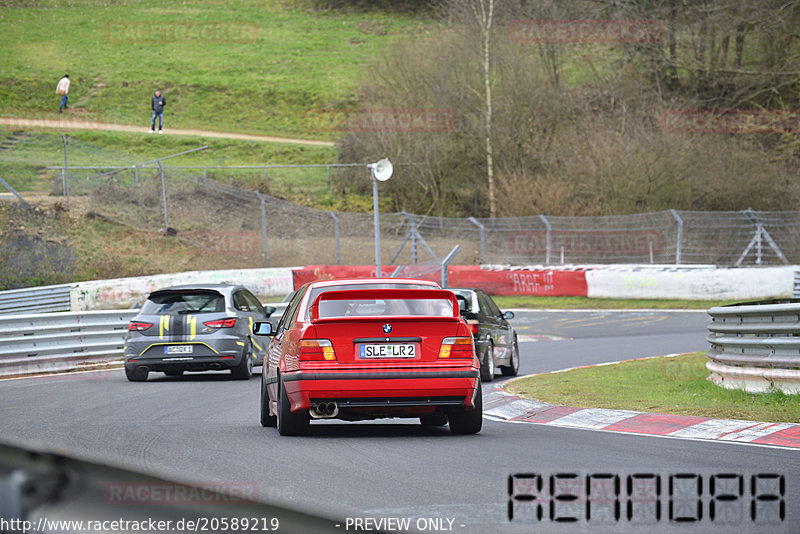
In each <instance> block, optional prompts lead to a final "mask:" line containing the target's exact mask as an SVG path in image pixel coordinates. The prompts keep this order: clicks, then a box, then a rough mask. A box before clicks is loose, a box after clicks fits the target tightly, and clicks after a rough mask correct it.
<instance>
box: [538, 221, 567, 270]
mask: <svg viewBox="0 0 800 534" xmlns="http://www.w3.org/2000/svg"><path fill="white" fill-rule="evenodd" d="M539 218H540V219H541V220H542V222H543V223H544V227H545V229H546V230H547V234H546V244H545V253H544V263H545V265H550V250H551V249H552V246H553V227H552V226H551V225H550V221H548V220H547V217H545V216H544V215H541V214H540V215H539ZM561 263H562V264H563V263H564V247H561Z"/></svg>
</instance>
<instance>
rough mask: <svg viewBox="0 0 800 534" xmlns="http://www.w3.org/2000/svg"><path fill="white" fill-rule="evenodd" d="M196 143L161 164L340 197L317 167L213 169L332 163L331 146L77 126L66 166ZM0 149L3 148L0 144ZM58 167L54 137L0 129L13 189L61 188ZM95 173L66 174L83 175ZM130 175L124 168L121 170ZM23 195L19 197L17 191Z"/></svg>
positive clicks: (311, 201) (312, 197) (292, 193)
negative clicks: (164, 134)
mask: <svg viewBox="0 0 800 534" xmlns="http://www.w3.org/2000/svg"><path fill="white" fill-rule="evenodd" d="M202 146H207V147H208V148H207V149H205V150H202V151H198V152H192V153H190V154H185V155H183V156H179V157H177V158H172V159H169V160H166V161H165V162H164V164H165V165H168V166H170V165H172V166H185V167H194V168H193V169H187V171H186V172H196V173H198V174H203V172H204V169H203V167H205V166H207V168H206V169H205V174H206V175H207V176H208V177H209V178H213V179H216V180H220V181H224V182H227V183H231V184H234V185H237V186H239V187H242V188H243V189H248V190H261V191H262V192H268V193H270V194H274V195H276V196H281V197H282V198H286V199H287V200H290V201H293V202H298V203H300V204H305V205H311V206H318V207H327V209H337V208H338V206H339V205H340V204H341V203H343V202H347V199H341V198H338V197H337V196H336V195H334V194H332V192H331V190H330V189H329V188H328V176H327V174H326V172H325V169H324V168H278V169H269V170H268V171H267V174H266V177H265V174H264V170H263V169H220V168H215V167H225V166H243V165H244V166H247V165H252V166H255V165H320V164H329V163H335V162H336V149H335V148H334V147H321V146H303V145H290V144H283V143H264V142H259V141H242V140H228V139H214V138H202V137H183V136H179V137H172V136H153V135H148V134H145V133H143V134H137V133H127V132H105V131H77V132H70V133H69V135H68V136H67V161H68V163H69V165H70V166H103V165H109V166H132V165H135V164H142V163H145V162H148V161H152V160H154V159H156V158H160V157H164V156H168V155H171V154H178V153H180V152H185V151H187V150H192V149H196V148H199V147H202ZM3 147H6V148H5V149H4V148H3ZM63 164H64V153H63V144H62V139H61V135H60V134H57V133H52V132H35V133H29V132H26V133H20V132H17V133H16V134H14V133H13V132H12V129H10V128H5V129H0V177H2V178H3V179H4V180H6V181H7V182H8V183H9V184H10V185H11V186H12V187H13V188H14V189H15V190H17V191H19V192H22V193H24V192H29V191H40V192H58V193H60V192H61V189H60V188H61V174H60V170H54V169H48V167H58V166H62V165H63ZM96 172H101V171H99V170H98V171H88V170H81V171H77V170H76V171H73V174H74V175H78V174H80V175H91V174H94V173H96ZM126 172H127V173H128V174H131V173H132V171H126ZM23 196H24V195H23Z"/></svg>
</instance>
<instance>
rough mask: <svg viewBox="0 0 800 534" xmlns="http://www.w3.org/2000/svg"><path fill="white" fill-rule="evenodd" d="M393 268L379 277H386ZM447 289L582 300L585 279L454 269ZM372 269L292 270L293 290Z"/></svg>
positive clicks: (564, 272)
mask: <svg viewBox="0 0 800 534" xmlns="http://www.w3.org/2000/svg"><path fill="white" fill-rule="evenodd" d="M393 270H394V269H393V268H390V267H387V268H386V270H385V271H384V272H383V273H382V274H383V275H384V276H389V275H390V274H391V273H392V272H393ZM447 272H448V278H449V282H450V283H449V285H450V286H451V287H479V288H481V289H484V290H485V291H487V292H488V293H491V294H492V295H537V296H584V297H585V296H586V292H587V291H586V277H585V275H584V271H583V270H582V269H580V268H578V269H571V270H568V269H533V268H531V269H526V268H511V267H480V266H476V265H454V266H451V267H450V268H449V269H448V271H447ZM374 274H375V267H374V266H371V265H349V266H346V265H310V266H308V267H305V268H302V269H294V270H293V271H292V275H293V277H294V288H295V289H297V288H298V287H300V286H301V285H303V284H305V283H306V282H312V281H314V280H334V279H339V278H372V277H374ZM418 277H419V278H424V279H426V280H433V281H435V282H438V281H439V273H438V271H437V272H432V273H430V274H428V275H420V276H418Z"/></svg>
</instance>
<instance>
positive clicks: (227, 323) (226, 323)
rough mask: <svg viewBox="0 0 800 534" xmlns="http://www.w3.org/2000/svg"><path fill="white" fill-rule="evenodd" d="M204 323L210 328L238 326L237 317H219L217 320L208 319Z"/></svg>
mask: <svg viewBox="0 0 800 534" xmlns="http://www.w3.org/2000/svg"><path fill="white" fill-rule="evenodd" d="M203 324H204V325H206V326H207V327H209V328H233V327H234V326H236V317H228V318H227V319H217V320H216V321H206V322H204V323H203Z"/></svg>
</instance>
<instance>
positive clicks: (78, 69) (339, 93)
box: [0, 0, 434, 139]
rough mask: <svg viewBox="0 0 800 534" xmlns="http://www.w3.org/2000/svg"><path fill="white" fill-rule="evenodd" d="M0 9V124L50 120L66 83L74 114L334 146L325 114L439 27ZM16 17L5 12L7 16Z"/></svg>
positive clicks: (221, 9)
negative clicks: (409, 42) (376, 67)
mask: <svg viewBox="0 0 800 534" xmlns="http://www.w3.org/2000/svg"><path fill="white" fill-rule="evenodd" d="M6 6H7V7H5V8H0V27H2V30H3V31H1V32H0V48H2V50H3V51H4V53H3V54H2V55H1V56H0V114H1V115H5V116H22V117H44V118H47V117H54V116H56V111H57V108H58V103H59V101H60V100H59V98H58V97H57V95H56V94H55V85H56V82H57V81H58V80H59V79H60V78H61V76H63V74H64V73H69V75H70V79H71V81H72V85H71V87H70V94H69V100H70V109H69V110H68V114H69V115H70V116H72V117H80V118H86V119H92V120H99V121H107V122H118V123H123V124H145V125H146V124H149V121H150V115H151V110H150V97H151V96H152V94H153V92H154V91H155V90H156V89H161V90H162V92H163V94H164V95H165V96H166V98H167V107H166V111H165V117H164V119H165V128H170V127H172V128H201V129H211V130H220V131H232V132H234V131H235V132H242V133H256V134H258V133H261V134H263V133H269V134H271V135H283V136H292V137H308V138H315V139H316V138H323V139H330V138H333V137H334V136H335V134H336V132H334V131H332V130H330V129H325V128H319V126H320V117H319V115H318V112H319V111H320V110H329V109H342V108H347V107H350V106H352V105H353V103H354V102H355V100H356V90H357V87H358V86H359V84H361V83H364V82H365V81H366V80H364V78H363V76H364V67H365V66H366V65H367V64H369V63H370V62H372V61H375V60H376V58H378V57H379V54H380V52H381V51H382V50H384V49H386V48H387V47H390V46H392V43H393V42H395V40H397V39H408V38H418V37H421V36H423V35H425V34H426V33H428V32H429V31H431V27H432V26H433V25H434V23H433V22H432V21H429V20H426V19H424V18H421V17H419V16H415V15H408V14H402V13H393V14H392V15H391V16H390V17H389V16H386V15H385V14H383V13H381V12H364V13H358V12H348V13H341V12H337V11H309V10H304V9H300V8H295V7H292V6H291V5H289V4H288V3H287V2H279V1H263V0H259V1H257V0H245V1H241V2H235V3H231V2H225V1H222V0H208V1H206V2H203V3H202V5H196V4H195V3H187V2H184V3H180V2H175V1H167V0H153V1H151V2H147V3H143V2H129V3H109V2H105V1H101V0H74V1H71V2H69V3H64V2H59V1H56V0H50V1H48V0H44V1H40V2H36V3H35V4H34V3H32V2H26V1H22V0H19V1H12V2H10V3H8V4H6ZM9 6H10V7H9Z"/></svg>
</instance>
